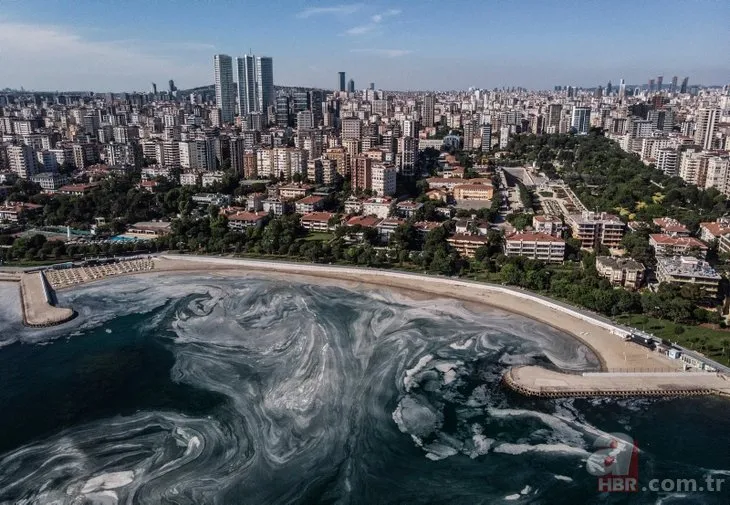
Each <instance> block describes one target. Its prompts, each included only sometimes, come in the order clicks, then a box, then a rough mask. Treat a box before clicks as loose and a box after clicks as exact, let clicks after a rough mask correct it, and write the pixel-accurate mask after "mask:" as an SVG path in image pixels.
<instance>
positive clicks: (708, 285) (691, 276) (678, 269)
mask: <svg viewBox="0 0 730 505" xmlns="http://www.w3.org/2000/svg"><path fill="white" fill-rule="evenodd" d="M656 276H657V280H658V281H659V282H667V283H670V284H677V285H685V284H694V285H697V286H699V287H700V288H701V289H702V291H703V293H704V295H705V296H706V297H707V298H716V297H717V294H718V289H719V286H720V280H721V279H722V277H721V276H720V275H719V274H718V273H717V272H716V271H715V269H714V268H712V267H711V266H710V264H709V263H707V262H706V261H703V260H701V259H698V258H693V257H688V256H674V257H666V258H657V268H656Z"/></svg>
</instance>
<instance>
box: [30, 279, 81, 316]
mask: <svg viewBox="0 0 730 505" xmlns="http://www.w3.org/2000/svg"><path fill="white" fill-rule="evenodd" d="M20 300H21V307H22V308H23V323H24V324H25V325H26V326H30V327H32V328H45V327H48V326H55V325H57V324H61V323H65V322H66V321H69V320H71V319H73V318H74V316H75V315H76V313H75V312H74V311H73V310H72V309H69V308H62V307H55V306H54V305H53V295H52V291H51V288H50V286H49V285H48V283H47V282H46V278H45V277H44V275H43V272H33V273H23V274H21V276H20Z"/></svg>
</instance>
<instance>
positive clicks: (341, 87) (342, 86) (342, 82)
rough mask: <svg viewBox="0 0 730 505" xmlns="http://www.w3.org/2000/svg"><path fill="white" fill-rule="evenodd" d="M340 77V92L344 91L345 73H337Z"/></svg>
mask: <svg viewBox="0 0 730 505" xmlns="http://www.w3.org/2000/svg"><path fill="white" fill-rule="evenodd" d="M339 76H340V91H345V73H344V72H339Z"/></svg>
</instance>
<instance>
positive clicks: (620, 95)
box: [618, 79, 626, 100]
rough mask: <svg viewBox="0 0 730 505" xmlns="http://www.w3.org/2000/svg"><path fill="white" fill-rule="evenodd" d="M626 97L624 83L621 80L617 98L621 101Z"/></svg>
mask: <svg viewBox="0 0 730 505" xmlns="http://www.w3.org/2000/svg"><path fill="white" fill-rule="evenodd" d="M625 96H626V83H625V82H624V80H623V79H621V82H620V83H619V85H618V98H619V100H623V99H624V97H625Z"/></svg>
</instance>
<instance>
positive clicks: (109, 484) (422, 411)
mask: <svg viewBox="0 0 730 505" xmlns="http://www.w3.org/2000/svg"><path fill="white" fill-rule="evenodd" d="M12 295H13V293H12V292H11V290H9V289H6V288H4V287H3V288H2V289H0V297H2V300H3V301H4V303H3V308H2V309H0V334H1V335H2V336H1V337H0V339H1V340H2V341H3V342H5V344H6V345H5V346H4V347H2V348H0V385H1V387H0V409H1V410H0V411H1V412H2V413H3V414H2V415H0V434H1V435H2V436H1V437H0V503H29V504H30V503H44V504H45V503H58V504H72V503H73V504H77V503H78V504H84V503H100V504H107V503H108V504H113V503H150V504H152V503H169V504H193V503H195V504H197V503H210V504H213V503H216V504H217V503H222V504H229V503H230V504H240V503H252V504H258V503H262V504H270V503H367V504H373V503H393V504H395V503H424V504H426V503H429V504H430V503H447V502H448V503H468V504H472V503H474V504H476V503H518V504H522V503H533V504H536V503H566V504H585V503H635V504H644V503H665V504H670V503H725V504H726V503H729V502H730V452H729V451H730V419H729V418H728V415H727V413H728V403H727V401H726V400H720V399H714V398H703V399H689V400H687V399H677V400H632V401H613V400H597V399H594V400H579V399H569V400H557V401H555V400H551V401H547V400H531V399H526V398H523V397H520V396H518V395H515V394H513V393H511V392H508V391H505V390H504V389H503V388H502V387H501V386H500V384H499V377H500V375H501V373H502V371H503V370H504V369H505V368H506V367H507V366H509V365H511V364H516V363H536V362H540V363H551V364H554V365H555V366H559V367H570V368H573V369H578V370H579V369H591V368H594V367H595V366H596V361H595V358H594V357H593V356H592V355H591V354H590V352H589V351H588V350H587V349H585V348H584V347H582V346H580V345H579V344H578V343H576V342H575V341H574V340H573V339H571V338H570V337H568V336H567V335H564V334H562V333H560V332H558V331H556V330H554V329H552V328H550V327H547V326H544V325H541V324H539V323H536V322H533V321H530V320H528V319H526V318H523V317H520V316H515V315H511V314H506V313H504V312H499V311H496V310H489V309H485V310H480V311H479V312H473V311H470V310H467V309H465V308H464V307H462V306H461V304H459V303H458V302H454V301H448V300H431V301H413V300H408V299H406V298H403V297H400V296H398V295H393V294H388V293H386V292H384V291H376V292H373V291H370V292H368V291H353V290H348V289H343V288H339V287H332V286H329V287H327V286H311V285H304V284H296V283H287V282H282V281H267V280H260V279H253V278H240V279H230V280H222V279H210V278H205V277H193V276H189V277H174V278H173V277H147V278H136V279H135V278H128V279H123V280H119V279H118V280H116V284H114V285H112V284H110V283H102V284H96V285H91V286H88V287H85V288H83V289H80V290H77V291H74V292H70V293H63V294H62V295H61V297H60V298H61V300H60V301H61V303H68V304H71V305H73V307H74V308H75V309H76V310H78V311H79V312H80V317H79V318H78V319H77V320H75V321H74V322H72V323H70V325H69V326H67V327H63V328H60V329H54V330H45V331H39V330H28V329H25V328H22V326H20V325H18V324H17V321H16V319H15V317H16V316H17V307H15V306H14V304H15V303H16V302H14V301H13V300H12ZM613 432H621V433H627V434H629V435H630V436H631V437H633V438H634V439H635V440H636V441H637V444H638V446H639V448H640V455H639V480H640V485H642V486H646V485H648V483H649V480H650V479H676V478H681V479H696V481H697V483H698V485H702V486H704V485H705V482H706V480H705V479H706V478H707V477H708V476H710V477H712V478H713V479H725V480H727V483H726V486H727V489H724V491H721V492H719V493H717V492H712V493H709V492H701V493H700V492H694V493H652V492H638V493H628V494H627V493H598V491H597V479H596V477H594V476H592V475H590V474H589V473H588V472H587V471H586V468H585V466H586V459H587V458H588V457H589V456H590V454H591V453H592V452H593V450H594V449H593V446H592V444H593V441H594V440H595V439H596V437H598V436H599V435H601V434H602V433H613Z"/></svg>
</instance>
